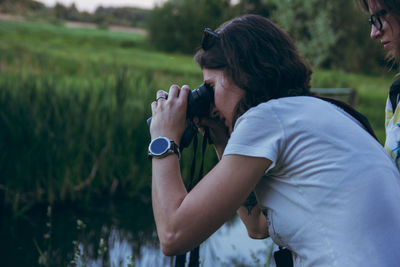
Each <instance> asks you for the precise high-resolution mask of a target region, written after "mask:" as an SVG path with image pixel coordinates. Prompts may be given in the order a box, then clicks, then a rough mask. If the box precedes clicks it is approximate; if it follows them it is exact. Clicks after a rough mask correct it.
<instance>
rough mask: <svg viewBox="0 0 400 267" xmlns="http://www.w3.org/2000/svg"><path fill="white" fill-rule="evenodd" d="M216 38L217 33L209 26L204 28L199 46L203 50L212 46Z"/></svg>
mask: <svg viewBox="0 0 400 267" xmlns="http://www.w3.org/2000/svg"><path fill="white" fill-rule="evenodd" d="M217 40H219V35H218V33H216V32H214V31H213V30H211V29H210V28H205V29H204V32H203V37H202V38H201V48H203V50H204V51H207V50H208V49H210V48H211V47H213V46H214V44H215V43H216V41H217Z"/></svg>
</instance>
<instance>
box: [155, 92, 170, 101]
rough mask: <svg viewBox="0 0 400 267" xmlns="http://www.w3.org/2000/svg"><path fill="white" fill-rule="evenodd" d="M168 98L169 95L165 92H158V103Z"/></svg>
mask: <svg viewBox="0 0 400 267" xmlns="http://www.w3.org/2000/svg"><path fill="white" fill-rule="evenodd" d="M167 98H168V93H167V92H165V91H164V90H158V91H157V94H156V101H158V100H160V99H163V100H167Z"/></svg>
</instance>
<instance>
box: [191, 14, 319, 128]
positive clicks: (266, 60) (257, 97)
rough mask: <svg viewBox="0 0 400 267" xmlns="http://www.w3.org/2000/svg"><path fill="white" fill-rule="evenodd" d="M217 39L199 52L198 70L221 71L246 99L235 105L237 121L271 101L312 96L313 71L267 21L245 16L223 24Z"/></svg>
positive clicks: (289, 39)
mask: <svg viewBox="0 0 400 267" xmlns="http://www.w3.org/2000/svg"><path fill="white" fill-rule="evenodd" d="M216 32H217V33H218V35H219V39H218V40H217V41H216V42H215V44H214V45H213V46H212V47H211V48H209V49H207V50H206V51H205V50H203V49H199V50H198V51H197V53H196V54H195V57H194V58H195V60H196V61H197V62H198V64H199V65H200V67H201V68H202V69H203V68H207V69H222V70H224V72H225V75H227V76H228V78H230V79H231V80H232V81H233V82H234V83H235V84H236V85H237V86H238V87H240V88H241V89H243V90H245V92H246V93H245V96H244V97H243V99H242V100H241V101H240V102H239V103H238V106H237V107H236V110H235V113H234V114H235V116H234V118H233V124H234V123H235V121H236V119H237V118H238V117H239V116H240V115H242V114H243V113H244V112H246V111H247V110H248V109H250V108H251V107H254V106H256V105H258V104H260V103H262V102H266V101H268V100H270V99H276V98H281V97H288V96H300V95H312V93H311V91H310V79H311V74H312V70H311V68H310V67H309V66H308V65H307V64H306V63H305V62H304V61H303V60H302V59H301V57H300V55H299V53H298V51H297V49H296V47H295V45H294V42H293V41H292V39H291V38H290V37H289V36H288V35H287V34H286V33H285V32H284V31H282V30H281V29H280V28H279V27H278V26H276V25H275V24H274V23H272V22H271V21H270V20H268V19H266V18H264V17H261V16H258V15H244V16H241V17H237V18H235V19H232V20H230V21H228V22H226V23H224V24H222V25H221V26H220V27H219V28H218V29H217V30H216Z"/></svg>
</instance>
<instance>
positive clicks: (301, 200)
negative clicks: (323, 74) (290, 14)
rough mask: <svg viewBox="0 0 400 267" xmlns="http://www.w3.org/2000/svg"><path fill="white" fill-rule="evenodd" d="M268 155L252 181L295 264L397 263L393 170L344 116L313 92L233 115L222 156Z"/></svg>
mask: <svg viewBox="0 0 400 267" xmlns="http://www.w3.org/2000/svg"><path fill="white" fill-rule="evenodd" d="M228 154H239V155H245V156H252V157H263V158H267V159H269V160H271V161H272V162H273V164H272V166H271V167H270V168H269V169H268V170H267V171H266V174H265V176H264V177H262V178H261V180H260V182H259V183H258V184H257V186H256V188H255V193H256V197H257V200H258V203H259V205H260V207H261V208H262V209H263V210H265V211H266V212H267V213H268V220H269V233H270V236H271V238H272V239H273V240H274V242H275V243H276V244H278V245H280V246H283V247H287V248H289V249H290V250H291V251H292V253H293V259H294V265H295V266H307V267H309V266H324V267H325V266H337V267H344V266H346V267H352V266H354V267H359V266H363V267H368V266H371V267H377V266H385V267H390V266H400V175H399V172H398V170H397V169H396V167H395V165H394V163H393V161H392V160H391V158H390V157H389V156H388V155H387V153H386V152H385V150H384V149H383V147H382V146H381V145H380V144H379V143H378V142H377V141H376V140H375V139H373V138H372V137H371V136H370V135H369V134H368V132H367V131H365V130H364V129H363V128H362V127H361V126H360V124H359V123H358V121H356V120H355V119H354V118H353V117H351V115H349V114H347V113H346V112H345V111H343V110H342V109H340V108H338V107H336V106H335V105H333V104H330V103H328V102H325V101H323V100H320V99H317V98H314V97H303V96H302V97H287V98H280V99H277V100H270V101H268V102H266V103H262V104H260V105H258V106H257V107H254V108H252V109H250V110H248V111H247V112H246V113H245V114H243V115H242V116H241V117H240V118H239V119H238V120H237V122H236V124H235V127H234V131H233V132H232V135H231V137H230V139H229V142H228V144H227V146H226V149H225V152H224V155H228Z"/></svg>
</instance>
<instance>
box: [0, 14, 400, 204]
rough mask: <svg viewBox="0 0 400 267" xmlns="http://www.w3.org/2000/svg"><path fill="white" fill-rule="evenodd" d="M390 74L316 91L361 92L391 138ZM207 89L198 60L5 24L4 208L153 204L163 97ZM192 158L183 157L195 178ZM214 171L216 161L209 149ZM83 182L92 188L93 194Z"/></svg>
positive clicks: (329, 83) (337, 80)
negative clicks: (97, 199)
mask: <svg viewBox="0 0 400 267" xmlns="http://www.w3.org/2000/svg"><path fill="white" fill-rule="evenodd" d="M392 79H393V77H392V75H391V74H388V73H386V74H384V75H383V76H382V77H368V76H365V75H362V74H352V73H344V72H341V71H326V70H315V73H314V76H313V79H312V86H313V87H350V88H355V89H357V91H358V96H359V98H358V106H357V109H358V110H360V111H361V112H362V113H364V114H365V115H366V116H367V117H368V118H369V120H370V121H371V123H372V125H373V127H374V129H375V131H376V133H377V135H378V137H379V140H380V141H381V142H383V140H384V127H383V126H384V105H385V99H386V95H387V91H388V88H389V86H390V83H391V80H392ZM201 82H202V75H201V71H200V69H199V68H198V66H197V65H196V64H195V62H194V61H193V59H192V57H191V56H186V55H180V54H166V53H161V52H157V51H153V50H151V44H148V43H147V41H146V40H145V38H144V37H143V36H140V35H135V34H127V33H116V32H108V31H104V30H98V29H76V28H74V29H69V28H65V27H63V26H55V25H50V24H43V23H31V22H29V23H28V22H4V21H0V129H1V131H0V177H2V179H1V180H0V181H1V182H0V186H1V187H0V190H4V191H5V202H6V203H13V204H14V209H15V210H22V209H23V207H19V205H20V204H21V205H23V203H25V204H26V203H28V204H32V203H36V202H39V201H47V202H54V201H66V200H77V199H79V200H85V199H86V200H87V199H90V198H91V197H93V196H96V195H99V196H104V195H113V194H116V192H123V193H124V194H127V195H130V196H139V197H142V198H147V199H148V198H149V187H150V179H149V176H150V163H149V161H148V159H147V158H146V150H147V144H148V142H149V134H148V128H147V125H146V123H145V121H146V119H147V118H148V117H149V116H150V103H151V101H153V100H154V96H155V92H156V91H157V90H158V89H164V90H168V88H169V86H170V85H171V84H173V83H177V84H181V85H182V84H188V85H190V86H192V87H195V86H197V85H199V84H200V83H201ZM192 153H193V151H192V150H191V149H187V151H185V153H184V157H183V164H182V166H184V167H183V172H184V176H185V177H187V176H188V174H189V167H190V162H191V161H190V160H191V157H192ZM207 153H208V154H207V158H208V159H207V161H206V169H207V167H210V166H211V165H212V164H213V162H214V161H215V156H214V153H213V152H212V151H210V150H208V151H207ZM85 183H88V184H89V185H87V186H85Z"/></svg>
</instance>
